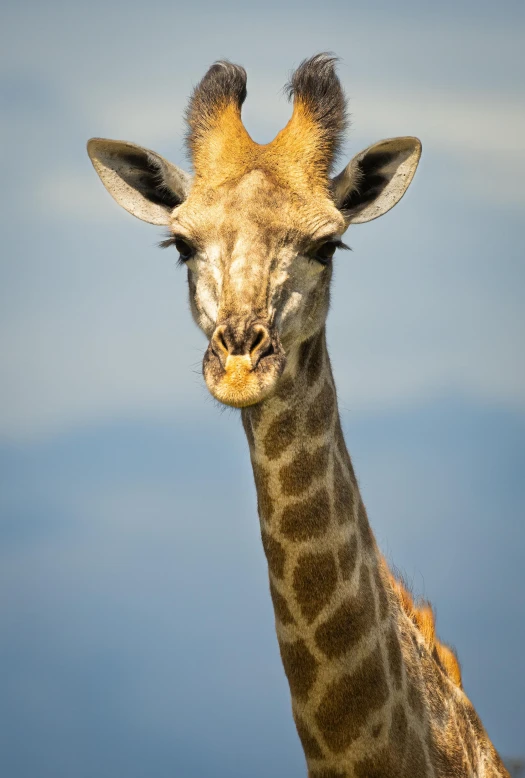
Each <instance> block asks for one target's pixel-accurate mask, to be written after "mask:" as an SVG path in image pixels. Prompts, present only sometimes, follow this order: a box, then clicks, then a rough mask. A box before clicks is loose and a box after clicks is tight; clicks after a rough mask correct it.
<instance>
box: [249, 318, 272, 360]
mask: <svg viewBox="0 0 525 778" xmlns="http://www.w3.org/2000/svg"><path fill="white" fill-rule="evenodd" d="M272 353H273V345H272V340H271V338H270V333H269V332H268V330H267V328H266V327H265V326H264V325H262V324H259V325H255V326H254V327H253V329H252V340H251V343H250V345H249V354H250V357H251V360H252V365H253V367H254V368H255V367H256V366H257V364H258V362H259V361H260V360H261V359H262V358H263V357H267V356H270V354H272Z"/></svg>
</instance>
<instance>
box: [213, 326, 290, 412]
mask: <svg viewBox="0 0 525 778" xmlns="http://www.w3.org/2000/svg"><path fill="white" fill-rule="evenodd" d="M284 364H285V358H284V354H283V350H282V347H281V344H280V341H279V336H278V335H277V333H275V332H272V331H271V329H270V328H269V327H268V325H267V324H266V323H265V322H263V321H260V320H256V321H251V322H246V321H242V320H240V321H239V320H237V321H234V320H230V321H225V322H223V323H221V324H219V325H218V326H217V327H216V329H215V332H214V333H213V335H212V337H211V340H210V343H209V346H208V349H207V351H206V354H205V355H204V361H203V373H204V378H205V380H206V385H207V386H208V389H209V390H210V392H211V394H212V395H213V396H214V397H215V398H216V399H217V400H219V401H220V402H222V403H225V404H226V405H232V406H234V407H237V408H243V407H246V406H248V405H255V404H256V403H258V402H261V400H263V399H265V398H266V397H268V395H269V394H271V392H272V390H273V389H274V387H275V384H276V382H277V380H278V378H279V376H280V375H281V373H282V371H283V369H284Z"/></svg>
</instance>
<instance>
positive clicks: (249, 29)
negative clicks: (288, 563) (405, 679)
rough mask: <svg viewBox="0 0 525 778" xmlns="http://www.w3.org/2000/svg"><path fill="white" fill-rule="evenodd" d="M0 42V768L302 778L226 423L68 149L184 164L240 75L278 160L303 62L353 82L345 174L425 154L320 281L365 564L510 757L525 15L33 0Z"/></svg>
mask: <svg viewBox="0 0 525 778" xmlns="http://www.w3.org/2000/svg"><path fill="white" fill-rule="evenodd" d="M3 17H4V22H3V25H2V32H1V33H0V34H1V35H2V37H3V39H4V40H3V41H2V45H1V46H0V63H1V70H0V102H1V110H0V116H1V118H0V134H1V137H2V141H3V147H4V154H3V155H2V161H1V162H0V165H1V170H2V180H3V183H4V187H6V188H8V193H7V197H4V198H3V200H4V205H3V208H2V210H1V213H0V219H1V221H2V236H3V246H4V250H3V252H2V256H1V258H0V294H1V305H0V324H1V326H0V344H1V349H2V382H1V386H0V458H1V461H2V467H1V474H0V477H1V478H2V480H3V485H2V489H1V494H2V497H1V503H0V506H1V507H0V555H1V556H2V561H1V564H0V578H1V580H2V582H1V586H0V619H1V621H2V624H4V625H6V627H7V628H6V629H2V636H1V637H0V655H1V656H2V659H3V661H2V666H3V667H4V669H5V670H6V675H7V693H6V694H4V695H2V700H1V701H0V717H2V722H3V723H2V727H1V728H0V731H1V732H2V734H1V735H0V738H4V739H5V743H3V744H2V746H3V747H1V748H0V753H1V754H2V756H1V757H0V760H2V759H5V760H6V768H7V769H4V770H3V771H2V773H3V774H8V775H10V776H13V778H26V776H27V778H29V776H31V778H32V776H34V775H35V774H36V773H38V775H41V776H45V775H50V776H51V775H52V776H54V777H56V776H61V775H64V776H68V777H69V776H71V775H75V778H76V777H77V776H78V777H79V778H82V776H84V775H85V776H92V775H94V774H97V775H98V776H99V778H104V776H106V775H107V776H108V778H109V776H114V775H115V774H126V775H127V776H130V777H134V776H136V777H137V778H139V777H140V778H142V776H144V777H145V776H146V775H147V776H151V775H155V776H163V775H168V774H169V775H173V774H174V772H175V774H177V775H183V776H184V777H185V778H192V776H195V777H196V778H197V776H199V778H201V777H202V776H207V775H210V776H212V775H213V776H217V778H220V776H221V775H224V776H229V778H231V777H232V776H237V775H238V776H239V778H240V776H244V775H246V774H247V773H248V772H249V774H250V775H252V776H258V775H260V776H261V778H262V776H263V775H268V774H272V773H275V774H287V775H290V776H301V775H303V774H304V767H303V762H302V756H301V753H300V749H299V746H298V744H297V739H296V735H295V732H294V729H293V725H292V722H291V716H290V712H289V703H288V698H287V689H286V684H285V680H284V677H283V674H282V670H281V667H280V663H279V658H278V651H277V644H276V640H275V637H274V632H273V624H272V613H271V608H270V603H269V597H268V593H267V580H266V571H265V564H264V558H263V555H262V550H261V548H260V542H259V539H258V526H257V518H256V513H255V500H254V491H253V487H252V483H251V474H250V470H249V466H248V458H247V452H246V447H245V444H244V441H243V438H242V434H241V431H240V425H239V420H238V418H237V415H236V413H235V412H230V411H226V412H225V413H222V414H221V413H220V412H219V411H218V409H217V408H216V406H215V405H214V403H213V402H212V401H211V399H210V398H209V397H208V395H207V391H206V389H205V387H204V386H203V383H202V379H201V377H200V360H201V357H202V352H203V350H204V348H205V343H204V340H203V337H202V335H201V334H200V333H199V332H198V331H197V330H196V328H195V327H194V325H193V323H192V322H191V319H190V314H189V311H188V304H187V292H186V281H185V278H184V273H183V272H182V271H181V270H180V269H178V268H177V267H176V264H175V256H174V255H171V254H170V253H169V252H160V251H158V249H157V248H156V245H155V244H156V242H157V241H158V240H159V238H160V237H161V235H160V234H159V231H158V230H157V229H156V228H154V227H151V226H150V225H146V224H143V223H141V222H139V221H136V220H134V219H133V218H132V217H131V216H129V215H128V214H126V213H125V212H124V211H122V210H120V209H119V208H118V207H117V206H116V205H115V204H114V203H113V201H112V200H111V199H110V198H109V196H108V195H107V194H106V192H105V191H104V190H103V188H102V186H101V185H100V182H99V181H98V179H97V177H96V175H95V174H94V172H93V170H92V168H91V165H90V163H89V160H88V158H87V155H86V153H85V142H86V140H87V138H88V137H90V136H92V135H99V136H107V137H113V138H120V139H126V140H131V141H134V142H136V143H140V144H142V145H144V146H147V147H150V148H153V149H155V150H156V151H158V152H160V153H161V154H164V155H165V156H167V157H169V158H170V159H172V160H173V161H175V162H177V163H178V164H181V165H185V164H186V160H185V155H184V148H183V133H184V125H183V119H182V116H183V111H184V106H185V101H186V99H187V96H188V94H189V92H190V90H191V88H192V86H193V85H194V84H195V83H196V82H197V81H198V80H199V79H200V77H201V76H202V75H203V73H204V72H205V70H206V68H207V67H208V65H209V64H210V63H211V62H212V61H213V60H215V59H217V58H219V57H228V58H230V59H232V60H233V61H238V62H240V63H241V64H243V65H244V66H245V67H246V69H247V71H248V99H247V102H246V104H245V110H244V117H245V122H246V125H247V127H248V128H249V130H250V132H251V133H252V134H253V135H254V137H255V139H256V140H259V141H261V142H264V141H267V140H269V139H271V137H273V135H275V133H276V132H277V131H278V130H279V129H280V128H281V127H282V126H283V125H284V124H285V122H286V120H287V117H288V116H289V112H290V107H289V105H288V104H287V102H286V100H285V99H284V97H283V95H282V92H281V88H282V85H283V84H284V82H285V81H286V79H287V76H288V73H289V71H290V69H291V68H292V67H293V66H294V65H297V64H298V62H299V61H300V60H301V59H303V58H304V57H306V56H309V55H310V54H312V53H314V52H316V51H321V50H332V51H335V52H336V53H337V54H338V55H339V56H340V57H341V58H342V62H341V66H340V75H341V78H342V81H343V83H344V85H345V88H346V91H347V94H348V96H349V98H350V108H351V114H352V129H351V132H350V134H349V138H348V143H347V145H346V154H347V156H348V157H350V156H351V155H353V154H354V153H356V152H358V151H359V150H361V148H363V147H365V146H367V145H369V144H370V143H372V142H374V141H376V140H379V139H380V138H383V137H389V136H393V135H396V134H400V135H401V134H410V135H418V136H419V137H420V138H421V139H422V141H423V157H422V161H421V164H420V167H419V170H418V172H417V174H416V177H415V179H414V182H413V184H412V186H411V188H410V190H409V192H408V193H407V195H406V197H405V198H404V199H403V202H402V203H401V204H400V205H399V206H398V207H397V208H396V209H394V210H393V211H392V212H390V213H389V214H387V215H386V216H384V217H383V218H382V219H380V220H378V221H375V222H373V223H371V224H368V225H360V226H356V227H354V228H353V229H352V228H351V229H350V230H349V232H348V233H347V242H348V243H350V245H351V246H352V248H353V252H352V253H351V254H348V253H345V254H344V255H341V256H338V257H337V258H336V273H335V279H334V290H333V303H332V310H331V312H330V317H329V325H328V330H329V342H330V351H331V354H332V358H333V362H334V369H335V374H336V380H337V384H338V391H339V397H340V403H341V409H342V416H343V420H344V425H345V429H346V431H347V438H348V444H349V448H350V451H351V453H352V454H353V456H354V460H355V464H356V468H357V472H358V475H359V476H360V482H361V485H362V489H363V491H364V495H365V501H366V503H367V506H368V508H369V513H370V516H371V521H372V524H373V527H374V529H375V531H376V533H377V535H378V539H379V541H380V544H381V546H382V548H383V549H384V550H385V552H386V553H387V555H388V556H389V558H391V559H392V560H393V561H394V562H395V563H396V564H397V565H398V566H399V567H400V568H401V569H402V570H404V572H405V573H406V575H407V577H408V578H409V580H412V581H413V583H414V587H415V589H416V590H417V591H419V592H420V593H422V594H424V596H426V597H428V598H430V599H431V600H432V601H433V602H434V603H435V605H436V609H437V613H438V627H439V632H440V634H441V636H442V637H443V638H444V639H446V640H449V641H450V642H452V643H454V644H455V645H456V647H457V649H458V652H459V655H460V659H461V660H462V664H463V669H464V675H465V681H466V687H467V691H468V692H469V694H470V695H471V697H472V699H473V700H474V702H475V704H476V705H477V707H478V710H479V712H480V714H481V716H482V718H483V720H484V722H485V724H486V726H487V728H488V730H489V733H490V734H491V735H492V737H493V739H494V741H495V744H496V745H497V747H498V748H500V750H501V751H502V752H503V753H504V754H509V755H511V754H517V753H523V752H524V751H525V743H524V741H523V732H524V731H525V702H524V700H525V688H524V687H525V681H524V679H523V677H524V674H523V670H522V653H523V645H524V642H525V625H524V619H523V613H525V601H524V591H525V587H524V575H523V556H524V551H525V529H524V524H523V515H524V504H525V499H524V497H525V494H524V486H523V481H524V479H523V476H522V473H523V468H524V466H525V445H524V437H525V436H524V433H525V369H524V363H523V357H522V350H523V348H522V342H523V336H524V331H525V326H524V325H525V321H524V319H525V313H524V306H523V288H524V276H525V271H524V261H523V248H522V244H523V239H522V222H523V217H522V214H523V206H524V204H525V197H524V194H523V193H524V191H525V189H524V187H523V176H524V175H525V153H524V140H523V139H524V138H525V101H524V99H523V97H524V95H523V83H524V76H525V73H524V69H525V67H524V63H523V56H522V50H523V38H524V25H523V22H524V19H523V11H522V10H521V5H520V4H518V3H511V2H507V3H501V4H498V5H496V4H493V3H473V2H459V3H458V2H455V3H452V2H444V3H441V4H439V6H435V5H430V4H424V3H423V4H422V3H415V2H401V3H397V4H395V8H394V6H393V5H392V4H391V3H386V2H385V3H367V4H366V5H364V4H356V3H354V4H352V3H349V2H345V3H343V2H328V3H324V4H323V6H322V8H321V6H320V4H318V3H316V4H314V3H311V2H306V3H301V4H295V3H274V2H270V3H265V4H264V6H260V7H259V6H257V7H255V6H254V7H251V6H250V7H249V8H248V7H246V5H245V4H234V3H231V2H226V3H224V4H223V5H221V6H220V9H219V8H218V7H217V5H216V4H211V3H210V4H208V3H202V2H197V3H194V4H190V5H188V6H187V7H177V5H176V4H168V3H161V2H153V3H149V4H147V5H146V6H145V5H142V4H140V5H139V4H134V3H133V2H131V3H126V4H124V3H121V2H114V3H104V4H103V3H100V2H98V0H97V1H95V2H93V3H90V4H89V7H88V6H87V5H86V4H79V3H74V2H73V3H69V4H65V3H58V2H53V1H52V0H51V1H50V2H48V3H46V4H37V3H36V2H28V3H25V4H23V5H22V4H14V3H11V4H9V5H8V6H7V7H6V9H5V12H4V14H3ZM232 487H233V488H232ZM2 709H3V710H2ZM28 743H30V744H31V747H28V745H27V744H28ZM42 765H44V767H42ZM46 770H47V772H46ZM257 770H258V771H259V772H257Z"/></svg>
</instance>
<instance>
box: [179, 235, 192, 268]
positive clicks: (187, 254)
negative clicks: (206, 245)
mask: <svg viewBox="0 0 525 778" xmlns="http://www.w3.org/2000/svg"><path fill="white" fill-rule="evenodd" d="M174 242H175V248H176V249H177V251H178V252H179V254H180V258H181V259H182V261H183V262H186V261H187V260H188V259H191V258H192V256H193V255H194V254H195V249H194V248H193V246H191V245H190V244H189V243H188V241H186V240H184V238H175V241H174Z"/></svg>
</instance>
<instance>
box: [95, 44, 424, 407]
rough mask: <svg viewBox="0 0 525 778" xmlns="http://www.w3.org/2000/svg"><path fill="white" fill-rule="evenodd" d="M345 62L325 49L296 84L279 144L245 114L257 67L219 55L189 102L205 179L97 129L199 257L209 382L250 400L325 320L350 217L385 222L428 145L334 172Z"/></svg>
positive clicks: (128, 204) (196, 274)
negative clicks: (256, 132)
mask: <svg viewBox="0 0 525 778" xmlns="http://www.w3.org/2000/svg"><path fill="white" fill-rule="evenodd" d="M334 65H335V60H334V58H333V57H331V56H329V55H326V54H319V55H316V56H315V57H312V58H311V59H310V60H306V61H305V62H303V63H302V65H301V66H300V67H299V68H298V69H297V71H296V72H295V73H294V75H293V76H292V79H291V82H290V84H289V85H288V92H289V93H290V95H293V98H294V107H293V113H292V116H291V118H290V121H289V122H288V124H287V125H286V127H285V128H284V129H283V130H281V131H280V132H279V133H278V134H277V136H276V137H275V138H274V139H273V141H271V143H268V144H265V145H260V144H258V143H256V142H255V141H253V140H252V138H251V137H250V136H249V134H248V132H247V131H246V129H245V127H244V125H243V123H242V120H241V106H242V103H243V101H244V99H245V97H246V73H245V71H244V69H243V68H242V67H240V66H239V65H233V64H232V63H229V62H217V63H215V64H214V65H212V67H211V68H210V69H209V70H208V72H207V73H206V75H205V76H204V78H203V79H202V81H201V82H200V83H199V84H198V86H197V87H196V88H195V90H194V92H193V95H192V97H191V99H190V102H189V106H188V109H187V112H186V119H187V123H188V136H187V140H188V148H189V151H190V156H191V159H192V163H193V168H194V173H195V176H194V178H193V180H192V178H191V176H189V175H188V174H187V173H185V172H184V171H183V170H181V169H180V168H178V167H177V166H176V165H173V164H171V163H170V162H168V161H167V160H165V159H163V158H162V157H161V156H159V155H158V154H156V153H155V152H153V151H150V150H149V149H145V148H142V147H140V146H136V145H135V144H133V143H128V142H126V141H113V140H106V139H102V138H92V139H91V140H90V141H89V143H88V153H89V155H90V157H91V161H92V162H93V165H94V167H95V169H96V171H97V173H98V174H99V176H100V178H101V180H102V182H103V183H104V186H105V187H106V189H107V190H108V191H109V192H110V194H111V195H112V196H113V197H114V198H115V200H116V201H117V202H118V203H119V204H120V205H122V206H123V207H124V208H125V209H126V210H127V211H129V212H130V213H132V214H134V215H135V216H137V217H138V218H139V219H143V220H144V221H147V222H150V223H152V224H160V225H166V226H168V227H169V229H170V233H171V237H170V238H169V240H167V241H164V245H167V244H171V243H174V244H175V246H176V247H178V248H179V251H180V255H181V260H182V262H183V263H185V264H187V266H188V279H189V288H190V301H191V308H192V312H193V316H194V318H195V321H196V322H197V324H198V325H199V327H200V328H201V329H202V330H203V331H204V333H205V334H206V336H207V337H208V339H209V345H208V348H207V350H206V353H205V356H204V362H203V371H204V377H205V379H206V383H207V385H208V388H209V390H210V391H211V393H212V394H213V395H214V397H216V398H217V399H218V400H220V401H221V402H223V403H226V404H228V405H233V406H236V407H245V406H248V405H254V404H256V403H259V402H261V400H264V399H265V398H266V397H268V396H269V395H271V393H272V392H273V391H274V390H275V389H276V387H277V384H278V381H279V378H280V376H281V375H282V374H283V372H284V371H285V370H286V369H287V367H288V368H289V372H290V373H291V374H294V372H295V367H296V364H297V362H296V361H295V362H294V356H296V355H297V354H298V353H299V350H300V349H299V346H300V344H301V343H303V342H304V341H307V340H308V339H310V338H311V337H312V336H313V335H315V333H316V332H318V331H319V330H320V329H321V327H322V326H323V325H324V322H325V319H326V313H327V310H328V301H329V287H330V277H331V257H332V255H333V252H334V250H335V248H336V247H337V245H342V244H341V243H340V236H341V235H342V233H343V232H344V231H345V229H346V228H347V227H348V225H349V224H350V223H359V222H366V221H370V220H371V219H375V218H377V217H378V216H381V214H383V213H386V211H388V210H390V208H392V207H393V206H394V205H395V204H396V203H397V202H398V201H399V200H400V199H401V197H402V196H403V194H404V192H405V190H406V189H407V187H408V185H409V184H410V181H411V180H412V177H413V175H414V172H415V169H416V167H417V163H418V160H419V156H420V153H421V144H420V142H419V141H418V140H417V138H410V137H406V138H392V139H390V140H386V141H380V142H379V143H376V144H374V145H373V146H370V147H369V148H368V149H365V150H364V151H363V152H361V153H360V154H358V155H356V156H355V157H354V158H353V159H352V160H351V161H350V162H349V164H348V165H347V166H346V167H345V168H344V169H343V170H342V171H341V173H340V174H339V175H338V176H336V177H335V178H330V171H331V168H332V164H333V161H334V157H335V155H336V153H337V150H338V148H339V145H340V142H341V138H342V133H343V132H344V129H345V126H346V103H345V98H344V93H343V90H342V88H341V84H340V83H339V79H338V78H337V75H336V73H335V68H334Z"/></svg>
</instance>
